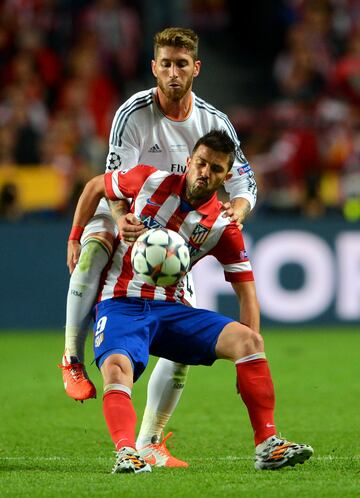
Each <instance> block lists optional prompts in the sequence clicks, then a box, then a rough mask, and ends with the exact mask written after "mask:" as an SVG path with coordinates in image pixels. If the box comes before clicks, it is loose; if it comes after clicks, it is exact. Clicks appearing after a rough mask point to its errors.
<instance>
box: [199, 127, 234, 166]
mask: <svg viewBox="0 0 360 498" xmlns="http://www.w3.org/2000/svg"><path fill="white" fill-rule="evenodd" d="M200 145H205V146H206V147H209V149H212V150H215V151H216V152H223V153H224V154H228V155H229V163H228V164H229V171H230V169H231V167H232V165H233V163H234V160H235V152H236V147H235V143H234V141H233V140H232V139H231V138H230V137H229V135H228V134H227V133H226V131H225V130H215V129H213V130H211V131H209V133H206V135H204V136H202V137H200V138H199V140H198V141H197V142H196V144H195V145H194V148H193V151H192V154H194V152H196V150H197V149H198V148H199V147H200Z"/></svg>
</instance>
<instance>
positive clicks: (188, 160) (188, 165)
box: [186, 156, 191, 171]
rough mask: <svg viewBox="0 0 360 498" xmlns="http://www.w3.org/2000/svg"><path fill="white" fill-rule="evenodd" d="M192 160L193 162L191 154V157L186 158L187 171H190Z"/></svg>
mask: <svg viewBox="0 0 360 498" xmlns="http://www.w3.org/2000/svg"><path fill="white" fill-rule="evenodd" d="M190 162H191V156H189V157H188V158H187V159H186V171H189V168H190Z"/></svg>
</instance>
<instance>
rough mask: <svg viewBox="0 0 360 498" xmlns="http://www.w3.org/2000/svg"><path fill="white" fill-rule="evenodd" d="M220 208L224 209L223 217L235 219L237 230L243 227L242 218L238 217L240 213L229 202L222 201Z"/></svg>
mask: <svg viewBox="0 0 360 498" xmlns="http://www.w3.org/2000/svg"><path fill="white" fill-rule="evenodd" d="M221 209H222V211H224V214H223V218H229V219H230V220H231V221H235V223H236V224H237V226H238V227H239V230H242V229H243V224H242V219H241V218H240V215H239V214H237V213H236V212H235V211H234V208H233V207H232V205H231V204H230V202H225V203H224V202H222V203H221Z"/></svg>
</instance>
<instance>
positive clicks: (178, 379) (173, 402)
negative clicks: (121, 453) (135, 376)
mask: <svg viewBox="0 0 360 498" xmlns="http://www.w3.org/2000/svg"><path fill="white" fill-rule="evenodd" d="M188 370H189V367H188V366H187V365H182V364H180V363H174V362H173V361H169V360H165V359H164V358H159V360H158V362H157V363H156V365H155V368H154V370H153V371H152V374H151V377H150V379H149V383H148V389H147V401H146V407H145V411H144V415H143V419H142V423H141V427H140V431H139V435H138V438H137V441H136V447H137V448H142V447H143V446H146V445H147V444H150V443H151V442H157V441H158V440H160V438H161V433H162V431H163V430H164V427H165V425H166V423H167V422H168V420H169V418H170V417H171V415H172V414H173V412H174V410H175V408H176V406H177V404H178V401H179V399H180V396H181V394H182V392H183V389H184V385H185V381H186V375H187V372H188Z"/></svg>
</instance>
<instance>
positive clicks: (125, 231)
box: [117, 213, 147, 246]
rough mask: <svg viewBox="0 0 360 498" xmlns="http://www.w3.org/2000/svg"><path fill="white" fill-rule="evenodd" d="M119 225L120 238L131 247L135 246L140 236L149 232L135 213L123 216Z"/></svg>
mask: <svg viewBox="0 0 360 498" xmlns="http://www.w3.org/2000/svg"><path fill="white" fill-rule="evenodd" d="M117 225H118V229H119V236H120V238H121V239H122V240H123V241H124V242H126V243H127V244H128V245H130V246H131V245H133V244H134V242H135V240H136V239H137V238H138V237H139V235H141V234H142V233H144V232H146V230H147V228H145V226H144V225H143V224H142V223H141V221H139V220H138V219H137V218H136V216H135V215H134V214H133V213H127V214H125V215H124V216H121V217H120V218H119V219H118V221H117Z"/></svg>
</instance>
